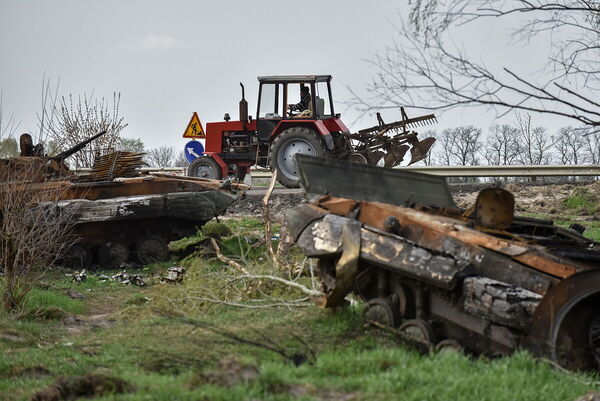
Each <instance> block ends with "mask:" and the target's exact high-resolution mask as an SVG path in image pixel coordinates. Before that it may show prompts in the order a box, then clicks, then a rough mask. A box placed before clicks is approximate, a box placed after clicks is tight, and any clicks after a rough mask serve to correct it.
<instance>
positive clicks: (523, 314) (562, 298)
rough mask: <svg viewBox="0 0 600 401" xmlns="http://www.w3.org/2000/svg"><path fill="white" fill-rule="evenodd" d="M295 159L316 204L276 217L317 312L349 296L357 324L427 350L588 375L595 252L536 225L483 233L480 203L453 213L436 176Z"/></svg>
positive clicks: (571, 236)
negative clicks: (310, 277)
mask: <svg viewBox="0 0 600 401" xmlns="http://www.w3.org/2000/svg"><path fill="white" fill-rule="evenodd" d="M298 160H299V164H300V169H301V177H302V178H301V179H302V185H303V186H304V188H305V189H306V190H307V192H309V193H312V194H317V195H319V194H321V195H323V194H327V195H324V196H317V197H315V198H313V200H312V201H311V202H310V203H307V204H304V205H301V206H299V207H298V208H296V209H293V210H291V211H290V212H288V216H287V217H288V225H289V230H290V233H291V234H292V235H293V238H294V239H295V242H296V244H297V246H299V247H300V248H301V249H302V250H303V251H304V252H305V254H306V255H307V256H309V257H314V258H317V259H318V260H319V270H320V275H321V278H322V281H323V289H324V296H323V298H322V299H321V300H320V301H319V302H320V304H321V305H322V306H324V307H338V306H341V305H344V304H345V302H346V300H345V298H346V296H348V295H349V294H351V293H352V294H354V295H356V296H358V297H360V298H361V299H363V300H364V301H365V302H366V303H367V307H366V312H365V317H366V318H367V320H369V321H372V322H374V323H375V324H377V325H385V326H389V327H392V328H394V329H395V330H397V332H398V333H399V335H401V336H404V337H406V338H408V339H410V340H412V341H414V342H415V343H416V344H418V345H419V346H421V347H425V348H427V349H431V348H436V347H437V348H446V347H452V348H458V347H461V348H464V349H466V350H469V351H472V352H476V353H484V354H489V355H499V354H500V355H501V354H508V353H510V352H512V351H514V350H516V349H521V348H524V349H528V350H530V351H531V352H533V353H534V354H536V355H540V356H544V357H547V358H550V359H552V360H553V361H555V362H557V363H559V364H560V365H562V366H564V367H567V368H569V369H573V370H580V369H591V370H599V367H600V365H599V363H598V361H599V360H600V269H599V267H600V244H599V243H596V242H593V241H591V240H589V239H587V238H585V237H583V236H582V235H580V234H579V233H577V232H575V231H572V230H568V229H563V228H560V227H557V226H555V225H554V224H553V223H552V222H549V221H544V220H540V219H532V218H522V217H514V218H511V219H510V221H509V224H507V222H506V219H504V220H503V219H499V218H498V219H497V221H496V223H494V224H496V226H495V227H492V226H490V224H489V222H488V223H487V224H484V223H485V222H486V219H485V217H488V220H490V219H489V217H490V215H489V214H487V215H485V216H483V218H482V216H478V215H477V211H480V213H483V212H481V211H482V210H485V209H486V208H485V206H489V204H490V203H489V200H486V197H485V196H484V197H480V198H481V199H482V200H481V204H479V205H476V207H475V208H474V209H473V210H461V209H458V208H456V206H455V205H454V202H453V200H452V198H451V196H450V195H449V192H448V189H447V187H446V184H445V181H444V180H443V179H440V178H438V177H432V176H425V175H422V174H414V173H407V172H403V171H390V170H385V169H379V168H376V167H370V166H358V165H349V164H347V163H341V162H338V161H324V160H317V159H315V158H312V159H309V158H302V157H300V158H299V159H298ZM325 172H326V173H325ZM337 175H340V177H338V178H341V177H342V176H343V177H344V179H343V180H341V179H336V177H337ZM324 177H329V178H330V180H329V181H327V180H326V179H325V178H324ZM394 177H396V180H395V181H394ZM382 182H385V183H386V186H381V185H378V183H379V184H381V183H382ZM436 182H437V184H436ZM337 183H341V184H337ZM363 183H364V184H363ZM395 183H396V185H395ZM365 186H372V187H373V188H372V189H365ZM496 192H497V193H498V194H501V195H502V196H506V193H505V192H506V191H504V192H501V191H499V190H498V191H496ZM487 195H489V193H488V194H487ZM378 200H380V201H378ZM478 201H479V199H478ZM384 202H385V203H384ZM433 202H435V203H433ZM486 202H488V203H486ZM493 206H494V207H491V208H488V209H489V210H495V213H496V214H494V215H493V217H494V218H497V217H499V216H500V215H499V214H498V213H497V207H500V206H502V205H493ZM500 217H502V216H500ZM511 217H512V216H511ZM493 220H494V219H491V220H490V221H493ZM502 224H504V226H502ZM499 227H502V228H499Z"/></svg>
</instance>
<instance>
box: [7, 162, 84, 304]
mask: <svg viewBox="0 0 600 401" xmlns="http://www.w3.org/2000/svg"><path fill="white" fill-rule="evenodd" d="M35 161H36V160H35V159H32V160H31V163H26V164H24V163H21V164H19V163H16V164H15V163H14V162H9V161H5V162H2V163H0V269H1V270H3V272H4V279H3V287H4V288H3V307H4V309H6V310H7V311H11V310H14V309H15V308H17V307H18V306H19V305H20V304H21V303H22V301H23V299H24V298H25V296H26V295H27V293H28V292H29V290H30V289H31V288H32V287H33V286H34V285H35V284H36V283H37V282H38V280H39V278H40V277H41V276H42V275H43V273H44V272H45V270H46V269H47V268H48V267H50V266H52V265H53V264H54V263H55V262H56V261H57V260H59V259H60V258H61V257H62V256H63V255H64V254H65V252H66V251H67V250H68V249H69V248H70V246H71V245H72V244H73V242H74V240H75V238H74V237H73V236H72V234H71V229H72V224H71V223H72V221H73V211H72V210H71V211H64V210H62V209H60V208H56V207H53V205H54V204H55V202H57V201H59V200H60V199H61V198H62V197H63V195H64V191H65V189H64V188H61V187H60V186H56V185H40V183H39V182H38V181H39V177H40V170H41V169H42V168H43V167H44V166H43V164H40V163H35Z"/></svg>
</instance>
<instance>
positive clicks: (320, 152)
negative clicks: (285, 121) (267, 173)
mask: <svg viewBox="0 0 600 401" xmlns="http://www.w3.org/2000/svg"><path fill="white" fill-rule="evenodd" d="M299 153H300V154H303V155H309V156H317V157H328V156H329V152H328V151H327V147H326V146H325V142H324V141H323V140H322V139H321V138H320V137H319V136H318V134H316V133H315V132H314V131H313V130H311V129H309V128H306V127H291V128H288V129H286V130H285V131H283V132H281V133H280V134H279V135H277V137H276V138H275V140H274V141H273V143H272V144H271V149H270V150H269V164H270V165H271V171H275V170H277V171H278V174H277V181H279V182H280V183H281V184H282V185H284V186H286V187H288V188H298V187H299V181H298V179H299V176H298V166H297V164H296V155H297V154H299Z"/></svg>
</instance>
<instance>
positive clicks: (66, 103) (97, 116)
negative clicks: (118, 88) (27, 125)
mask: <svg viewBox="0 0 600 401" xmlns="http://www.w3.org/2000/svg"><path fill="white" fill-rule="evenodd" d="M120 102H121V95H120V94H119V93H114V94H113V99H112V103H111V102H109V101H107V100H106V99H105V98H101V99H97V98H95V97H94V96H93V95H90V96H88V95H85V94H84V95H83V96H81V95H80V96H77V97H73V95H69V96H68V97H64V96H62V97H61V98H60V101H59V102H58V104H56V103H53V104H51V105H49V106H47V105H46V104H44V103H43V109H42V112H41V113H40V114H38V125H39V128H40V138H48V139H49V140H51V141H54V142H55V143H57V144H60V148H59V149H57V150H58V151H62V150H65V149H67V148H70V147H72V146H75V145H76V144H78V143H80V142H82V141H84V140H86V139H88V138H89V137H90V136H92V135H94V134H97V133H99V132H102V131H106V132H107V133H106V134H105V135H104V136H102V137H100V138H99V139H97V140H96V141H94V142H92V143H91V144H89V145H88V146H86V147H85V149H83V150H82V151H80V152H78V153H76V154H74V155H73V156H72V157H71V158H70V159H69V162H70V163H73V167H75V168H82V167H91V166H92V165H93V163H94V159H95V157H96V155H98V154H102V153H105V152H107V151H110V150H114V149H116V148H117V146H118V145H119V141H120V134H121V131H122V130H123V128H125V127H126V126H127V124H126V123H125V122H124V118H123V117H121V116H120V115H119V112H120Z"/></svg>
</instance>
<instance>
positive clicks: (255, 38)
mask: <svg viewBox="0 0 600 401" xmlns="http://www.w3.org/2000/svg"><path fill="white" fill-rule="evenodd" d="M407 10H408V3H407V1H397V0H376V1H375V0H373V1H364V0H362V1H361V0H326V1H324V0H320V1H319V0H302V1H296V2H288V1H285V2H284V1H281V0H279V1H276V0H255V1H248V0H220V1H206V0H172V1H157V0H144V1H142V0H128V1H124V0H103V1H91V0H53V1H49V0H37V1H29V0H0V89H1V90H2V92H3V95H4V111H5V114H11V113H14V114H15V118H16V119H17V120H18V121H21V129H20V130H19V133H20V132H25V131H31V132H35V130H36V124H37V118H36V112H38V111H39V110H40V103H41V86H42V77H43V76H44V74H46V76H49V77H51V78H52V80H53V82H56V81H57V79H58V78H60V93H61V94H69V93H72V94H74V95H77V94H83V93H84V92H87V93H90V92H92V91H93V93H94V94H95V95H96V96H97V97H102V96H105V97H108V98H111V97H112V93H113V92H114V91H118V92H121V96H122V97H121V114H122V115H123V116H124V117H125V118H126V121H127V122H128V123H129V126H128V127H127V128H126V129H125V130H124V132H123V134H124V136H127V137H137V138H141V139H142V140H143V141H144V142H145V143H146V144H147V146H148V147H154V146H160V145H173V146H176V147H178V148H183V145H184V143H185V142H186V141H185V140H184V139H183V138H181V134H182V132H183V130H184V129H185V126H186V124H187V122H188V121H189V118H190V117H191V114H192V112H193V111H197V112H198V114H199V116H200V119H201V120H202V122H203V123H204V124H205V123H206V122H210V121H220V120H221V119H222V117H223V114H224V113H225V112H228V113H229V114H230V115H231V116H232V118H236V116H237V108H238V101H239V99H240V87H239V82H240V81H242V82H244V84H245V85H246V99H247V100H248V103H249V109H250V114H251V115H253V116H254V115H255V114H256V95H257V86H258V85H257V81H256V76H258V75H270V74H278V75H281V74H331V75H333V76H334V80H333V95H334V100H335V102H336V112H344V106H343V105H342V104H340V102H341V101H344V100H347V99H348V98H349V97H350V94H349V92H348V90H347V89H346V88H347V86H350V87H352V88H353V89H354V90H355V91H358V92H361V91H362V90H363V89H364V87H365V86H366V85H367V83H368V82H369V80H370V78H371V77H372V76H373V75H374V69H373V68H372V67H371V66H370V65H369V64H368V63H366V62H365V61H363V59H365V58H368V57H369V56H370V55H372V54H373V53H375V52H378V51H383V50H384V49H385V46H386V44H389V43H390V42H391V41H392V39H393V32H394V29H393V24H394V23H396V22H397V21H399V20H400V15H401V14H402V13H406V12H407ZM506 37H507V30H506V29H502V28H500V27H498V26H493V25H490V24H489V23H484V24H478V25H470V26H468V27H467V28H465V30H464V32H461V33H460V37H458V38H456V40H457V42H462V41H465V46H466V48H467V49H469V50H470V51H471V54H473V55H477V56H479V57H480V58H481V59H485V60H486V63H487V64H488V65H490V64H491V65H494V64H498V65H501V64H502V65H508V66H511V67H512V68H514V69H516V70H517V71H519V70H527V69H531V66H534V65H535V66H537V65H541V63H542V62H543V61H544V60H545V58H546V57H547V51H548V48H547V46H546V45H547V43H544V42H543V41H542V42H540V41H537V42H533V43H531V44H529V45H528V46H526V47H517V46H514V45H509V44H507V42H506V41H505V40H504V39H505V38H506ZM408 113H409V116H410V115H415V114H418V112H416V111H413V112H412V113H411V111H410V110H409V111H408ZM395 114H396V113H393V112H386V113H384V117H385V119H386V120H389V121H392V120H395V119H397V117H399V113H397V115H395ZM342 117H343V119H344V120H345V122H346V123H347V124H348V125H351V124H350V123H351V122H352V121H354V120H355V118H356V113H353V112H352V111H349V112H347V113H344V114H343V116H342ZM535 118H536V121H535V122H536V123H537V124H538V125H544V126H546V127H548V128H550V129H551V130H555V129H556V128H557V127H558V126H559V125H565V124H566V123H568V122H566V123H565V121H560V120H558V119H557V118H549V117H543V119H542V117H539V116H538V117H535ZM438 120H439V121H440V124H439V125H438V126H437V127H438V128H445V127H451V126H456V125H463V124H474V125H477V126H480V127H482V128H484V130H485V129H487V127H488V126H489V125H490V124H491V123H492V122H493V113H489V112H486V111H485V110H484V109H479V108H478V109H475V108H470V109H466V110H451V111H448V112H446V113H444V114H443V115H441V117H440V118H438ZM508 120H509V121H511V120H512V117H510V118H508ZM372 123H374V121H370V120H363V121H361V122H360V123H359V124H356V125H354V126H353V127H352V126H351V128H355V129H359V128H364V127H365V126H368V125H372ZM432 128H433V127H432Z"/></svg>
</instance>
